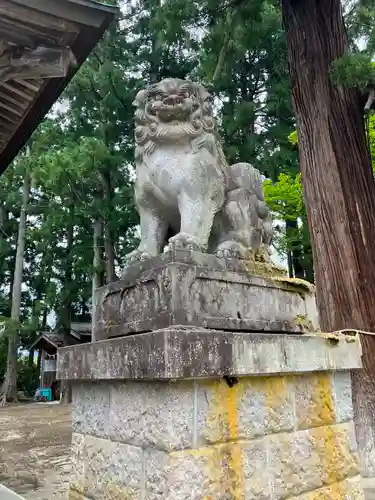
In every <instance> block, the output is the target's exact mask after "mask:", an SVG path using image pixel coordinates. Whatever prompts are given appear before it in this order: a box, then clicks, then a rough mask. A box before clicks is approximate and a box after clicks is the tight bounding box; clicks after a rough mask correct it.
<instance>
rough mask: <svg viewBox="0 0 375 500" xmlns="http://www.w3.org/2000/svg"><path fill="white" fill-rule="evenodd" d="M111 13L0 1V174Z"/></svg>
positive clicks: (71, 2) (68, 2)
mask: <svg viewBox="0 0 375 500" xmlns="http://www.w3.org/2000/svg"><path fill="white" fill-rule="evenodd" d="M117 12H118V9H117V8H114V7H110V6H107V5H103V4H99V3H97V2H94V1H92V0H0V174H1V173H3V172H4V170H5V169H6V168H7V166H8V165H9V163H10V162H11V161H12V160H13V159H14V157H15V156H16V155H17V153H18V151H19V150H20V148H21V147H22V146H23V145H24V144H25V142H26V141H27V139H28V138H29V137H30V135H31V134H32V132H33V131H34V130H35V128H36V127H37V126H38V124H39V123H40V122H41V121H42V119H43V118H44V116H45V115H46V113H47V112H48V111H49V110H50V108H51V107H52V105H53V104H54V103H55V102H56V100H57V99H58V98H59V96H60V94H61V93H62V91H63V90H64V88H65V86H66V85H67V84H68V83H69V81H70V80H71V78H72V76H73V75H74V73H75V72H76V71H77V69H78V68H79V66H80V65H81V64H82V63H83V61H84V60H85V59H86V58H87V56H88V55H89V54H90V52H91V51H92V50H93V48H94V47H95V45H96V44H97V42H98V41H99V40H100V38H101V37H102V35H103V34H104V32H105V30H106V29H107V27H108V26H109V24H110V23H111V21H112V20H113V19H114V17H115V15H116V14H117ZM74 60H75V61H74ZM25 61H26V62H25ZM8 62H9V64H8ZM9 68H10V69H9ZM51 68H52V69H51ZM56 75H57V77H56ZM62 75H65V76H62Z"/></svg>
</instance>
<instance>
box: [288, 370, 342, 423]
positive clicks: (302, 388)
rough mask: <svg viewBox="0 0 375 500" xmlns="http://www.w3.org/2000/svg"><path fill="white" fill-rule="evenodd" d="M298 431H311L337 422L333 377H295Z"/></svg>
mask: <svg viewBox="0 0 375 500" xmlns="http://www.w3.org/2000/svg"><path fill="white" fill-rule="evenodd" d="M295 387H296V415H297V427H298V429H310V428H314V427H318V426H322V425H330V424H332V423H334V422H335V410H334V402H333V395H332V386H331V376H330V374H327V373H314V374H311V375H309V376H306V375H303V376H298V377H295Z"/></svg>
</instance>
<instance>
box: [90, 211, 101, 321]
mask: <svg viewBox="0 0 375 500" xmlns="http://www.w3.org/2000/svg"><path fill="white" fill-rule="evenodd" d="M102 233H103V227H102V223H101V221H100V220H95V221H94V230H93V246H94V257H93V263H92V267H93V273H92V301H91V320H92V322H94V321H95V306H96V304H95V290H96V289H97V288H99V287H100V286H101V285H102V284H103V283H102V282H101V278H102V270H101V265H102V259H103V252H102V246H101V242H102Z"/></svg>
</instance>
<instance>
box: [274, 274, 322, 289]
mask: <svg viewBox="0 0 375 500" xmlns="http://www.w3.org/2000/svg"><path fill="white" fill-rule="evenodd" d="M273 280H274V281H279V282H280V283H285V284H288V285H291V286H292V287H295V288H296V289H297V288H298V289H300V290H302V291H303V293H315V285H313V284H312V283H309V282H308V281H306V280H303V279H301V278H288V277H287V276H273Z"/></svg>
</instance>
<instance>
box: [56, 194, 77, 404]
mask: <svg viewBox="0 0 375 500" xmlns="http://www.w3.org/2000/svg"><path fill="white" fill-rule="evenodd" d="M69 213H70V217H69V223H68V227H67V229H66V259H65V279H64V289H63V292H62V304H61V312H60V325H61V327H62V328H63V332H64V346H67V345H70V329H71V321H72V279H73V262H72V256H73V243H74V215H75V214H74V200H72V201H71V204H70V206H69ZM71 401H72V387H71V383H70V381H69V380H63V381H62V382H61V398H60V402H61V403H63V404H68V403H71Z"/></svg>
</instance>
